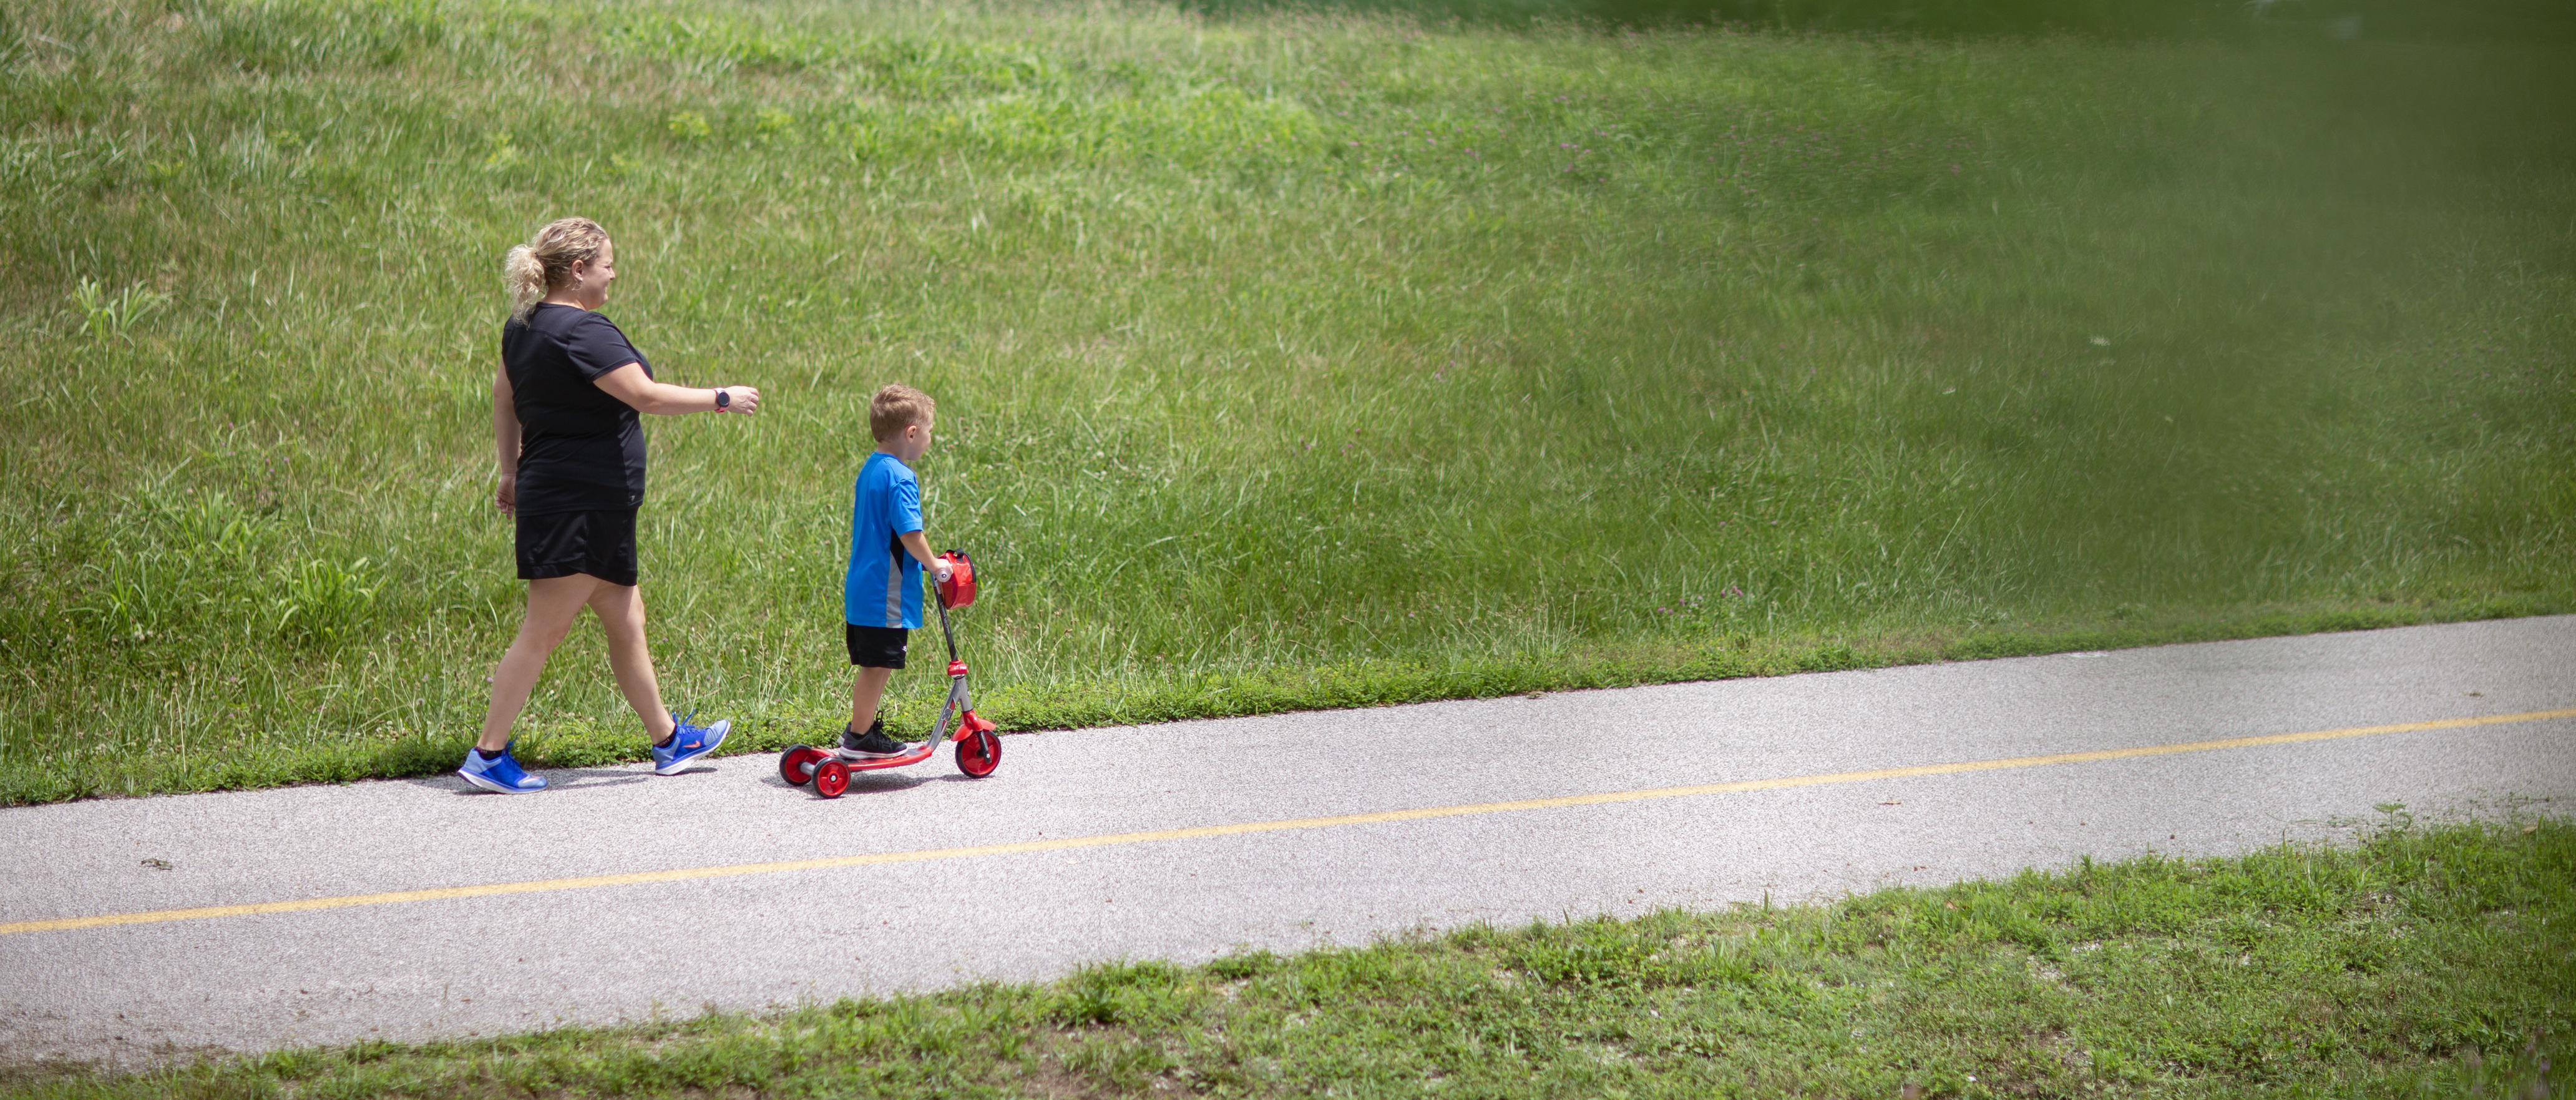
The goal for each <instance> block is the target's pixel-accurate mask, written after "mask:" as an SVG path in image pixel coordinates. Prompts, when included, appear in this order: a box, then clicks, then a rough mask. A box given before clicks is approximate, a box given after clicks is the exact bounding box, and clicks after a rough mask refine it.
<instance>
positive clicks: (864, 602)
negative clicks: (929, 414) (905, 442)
mask: <svg viewBox="0 0 2576 1100" xmlns="http://www.w3.org/2000/svg"><path fill="white" fill-rule="evenodd" d="M918 530H921V482H919V481H917V480H914V478H913V476H912V468H911V467H909V466H906V465H904V464H903V460H902V459H900V458H896V457H895V456H893V455H890V454H887V453H885V452H884V451H878V452H876V453H875V454H871V455H869V456H868V464H867V465H865V466H861V467H859V483H858V486H857V487H856V488H855V489H854V490H853V491H852V493H851V499H850V575H849V580H848V582H847V583H846V584H845V585H844V587H843V592H842V596H841V613H842V615H843V616H844V619H843V621H844V622H847V623H849V624H850V625H852V626H887V627H903V628H905V629H917V628H919V627H920V626H921V563H920V562H917V561H914V560H912V555H911V554H908V553H905V552H904V549H903V541H902V540H901V539H900V538H899V537H898V536H901V535H905V534H908V533H910V532H913V531H918Z"/></svg>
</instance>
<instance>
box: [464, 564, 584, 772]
mask: <svg viewBox="0 0 2576 1100" xmlns="http://www.w3.org/2000/svg"><path fill="white" fill-rule="evenodd" d="M605 587H612V586H610V585H609V584H608V583H607V582H605V581H602V580H600V579H599V578H597V577H593V576H590V575H588V574H582V573H576V574H574V575H572V576H569V577H546V578H544V579H542V580H533V581H529V582H528V617H527V618H525V619H522V620H520V622H519V636H518V637H517V638H515V639H512V640H511V642H510V651H509V652H508V653H505V654H502V655H501V667H499V668H497V669H494V670H492V705H491V706H490V707H489V708H487V709H485V710H484V712H483V736H481V737H479V738H476V739H475V741H474V747H475V748H478V749H482V750H484V751H486V752H499V751H501V750H502V749H504V748H506V747H508V746H509V744H510V726H511V724H512V723H515V722H517V721H518V720H519V711H520V709H521V708H523V707H526V706H527V705H528V693H530V692H533V691H535V690H536V689H537V674H538V673H541V672H544V671H545V669H546V658H547V657H549V656H552V655H553V654H554V651H555V647H556V646H559V645H562V644H563V640H564V635H565V634H568V633H570V632H571V631H572V621H573V619H574V617H576V616H578V615H580V614H581V606H582V604H584V603H587V602H589V601H590V598H591V590H592V589H594V588H605Z"/></svg>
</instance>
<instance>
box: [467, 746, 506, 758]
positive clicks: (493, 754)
mask: <svg viewBox="0 0 2576 1100" xmlns="http://www.w3.org/2000/svg"><path fill="white" fill-rule="evenodd" d="M508 751H510V750H508V749H506V748H501V749H476V750H474V755H476V756H480V757H482V758H483V759H485V760H498V759H500V758H501V754H502V753H505V752H508Z"/></svg>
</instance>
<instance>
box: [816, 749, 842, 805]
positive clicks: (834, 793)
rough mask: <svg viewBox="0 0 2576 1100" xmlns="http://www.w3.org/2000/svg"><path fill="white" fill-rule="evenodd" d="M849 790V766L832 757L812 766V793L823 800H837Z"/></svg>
mask: <svg viewBox="0 0 2576 1100" xmlns="http://www.w3.org/2000/svg"><path fill="white" fill-rule="evenodd" d="M849 789H850V766H849V765H848V764H845V763H843V762H841V760H840V758H838V757H834V758H832V759H830V760H826V761H824V762H822V763H820V764H816V765H814V793H815V794H819V795H822V796H823V797H825V798H839V797H841V792H843V791H846V790H849Z"/></svg>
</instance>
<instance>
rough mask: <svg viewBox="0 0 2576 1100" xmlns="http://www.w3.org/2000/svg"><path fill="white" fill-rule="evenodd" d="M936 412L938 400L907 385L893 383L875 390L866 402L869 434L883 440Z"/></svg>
mask: <svg viewBox="0 0 2576 1100" xmlns="http://www.w3.org/2000/svg"><path fill="white" fill-rule="evenodd" d="M938 411H939V402H936V401H933V400H931V399H930V395H929V394H926V393H923V392H921V391H920V390H916V389H914V388H912V387H910V386H906V385H903V384H902V383H896V384H893V385H890V386H887V387H886V388H884V389H881V390H878V391H877V395H876V396H875V397H874V398H871V399H869V401H868V434H870V435H873V436H875V437H877V442H879V443H883V442H886V441H887V440H890V439H893V438H894V437H896V436H899V435H902V434H903V430H904V429H905V428H907V427H909V426H911V425H914V424H928V423H930V415H931V414H932V413H935V412H938Z"/></svg>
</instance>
